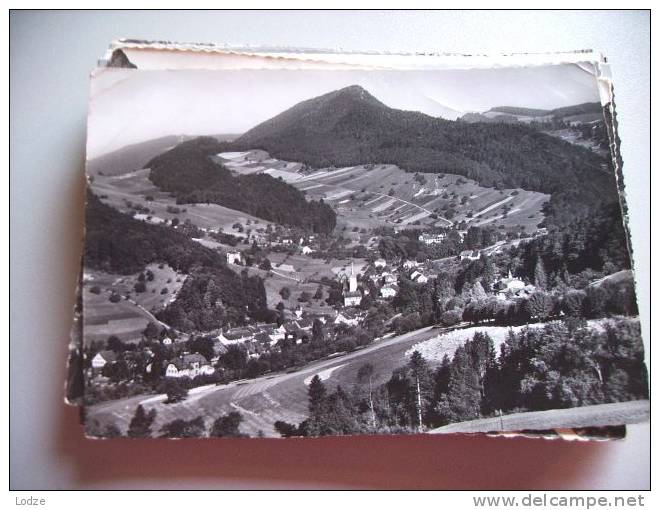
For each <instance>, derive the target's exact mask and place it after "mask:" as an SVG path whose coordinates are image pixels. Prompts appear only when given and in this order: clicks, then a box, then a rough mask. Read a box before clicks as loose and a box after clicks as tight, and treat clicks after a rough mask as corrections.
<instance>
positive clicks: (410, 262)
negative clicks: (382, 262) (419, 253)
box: [403, 260, 417, 269]
mask: <svg viewBox="0 0 660 510" xmlns="http://www.w3.org/2000/svg"><path fill="white" fill-rule="evenodd" d="M413 267H417V262H415V261H414V260H406V261H405V262H404V263H403V268H404V269H412V268H413Z"/></svg>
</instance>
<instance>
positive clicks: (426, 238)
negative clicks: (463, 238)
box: [418, 234, 445, 246]
mask: <svg viewBox="0 0 660 510" xmlns="http://www.w3.org/2000/svg"><path fill="white" fill-rule="evenodd" d="M418 239H419V242H420V243H424V244H425V245H427V246H429V245H431V244H440V243H441V242H442V241H443V240H444V239H445V234H420V235H419V237H418Z"/></svg>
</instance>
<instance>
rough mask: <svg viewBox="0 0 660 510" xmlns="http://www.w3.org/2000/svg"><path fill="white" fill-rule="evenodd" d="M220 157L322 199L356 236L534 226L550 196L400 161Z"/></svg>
mask: <svg viewBox="0 0 660 510" xmlns="http://www.w3.org/2000/svg"><path fill="white" fill-rule="evenodd" d="M216 160H217V161H219V162H221V163H223V164H224V165H225V166H227V167H228V168H229V169H230V170H232V171H233V172H235V173H238V174H248V173H258V172H262V173H268V174H270V175H273V176H274V177H281V178H282V179H283V180H284V181H286V182H288V183H290V184H292V185H293V186H295V187H297V188H298V189H300V190H302V191H304V192H306V193H307V195H308V196H309V197H310V198H311V199H315V200H319V199H323V200H324V201H325V202H326V203H328V204H330V205H331V206H332V207H333V209H335V211H336V212H337V215H338V219H337V223H338V228H339V229H340V230H343V231H344V233H345V235H347V236H350V237H352V238H353V239H354V240H355V241H357V240H360V235H361V234H363V233H364V231H369V230H370V229H372V228H374V227H378V226H391V227H408V228H410V227H415V226H438V227H446V226H451V225H453V224H454V223H455V222H457V221H461V220H466V221H468V222H469V223H472V224H475V225H484V224H492V225H494V226H500V225H502V226H504V227H505V228H506V227H518V226H522V227H524V228H525V229H526V230H527V231H529V232H533V231H534V230H535V229H536V226H537V225H538V223H540V222H541V221H542V220H543V214H542V212H541V208H542V206H543V204H544V203H545V202H546V201H547V200H548V199H549V198H550V197H549V195H546V194H543V193H536V192H530V191H525V190H522V189H505V190H496V189H494V188H484V187H481V186H479V185H478V184H477V183H476V182H475V181H472V180H470V179H466V178H464V177H460V176H457V175H450V174H429V173H418V174H412V173H407V172H405V171H403V170H402V169H401V168H399V167H397V166H396V165H378V164H374V165H358V166H353V167H345V168H322V169H319V170H310V169H308V168H306V167H305V166H304V165H301V164H300V163H295V162H289V161H281V160H277V159H274V158H270V157H269V156H268V154H267V153H266V152H264V151H248V152H241V153H237V152H233V153H221V154H219V155H218V156H216ZM448 208H452V209H454V210H455V216H453V217H452V218H451V219H448V218H445V217H444V214H445V213H446V211H447V209H448ZM362 241H364V239H362Z"/></svg>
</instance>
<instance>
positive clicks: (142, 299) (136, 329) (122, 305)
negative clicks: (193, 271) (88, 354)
mask: <svg viewBox="0 0 660 510" xmlns="http://www.w3.org/2000/svg"><path fill="white" fill-rule="evenodd" d="M145 269H150V270H151V271H152V272H153V273H154V280H153V281H151V282H146V284H147V291H146V292H143V293H136V292H135V291H134V290H133V286H134V285H135V283H136V282H137V277H138V275H137V274H135V275H113V274H109V273H104V272H102V271H93V270H85V277H86V280H85V282H84V284H83V308H84V310H85V313H84V323H83V338H84V342H85V343H89V342H92V341H96V340H103V341H105V340H107V338H108V337H109V336H110V335H116V336H118V337H119V338H121V339H122V340H123V341H128V342H137V341H139V340H140V338H141V336H142V331H144V328H145V327H146V326H147V324H148V323H149V322H154V321H153V318H152V317H151V315H150V313H148V312H151V311H156V310H159V309H160V308H162V307H163V306H165V305H166V304H167V302H168V301H169V300H170V299H172V297H173V296H174V295H175V294H176V292H178V290H179V289H180V288H181V285H183V281H184V280H185V277H186V275H183V274H178V273H177V272H176V271H174V270H173V269H172V268H171V267H169V266H167V265H165V266H163V269H160V268H159V267H158V265H157V264H149V265H148V266H147V267H146V268H145ZM167 280H171V281H170V282H169V283H168V282H167ZM177 280H179V281H177ZM95 286H98V287H100V288H101V293H100V294H94V293H93V292H90V289H91V288H92V287H95ZM163 287H166V288H167V289H168V293H167V294H164V295H163V294H161V293H160V291H161V289H162V288H163ZM112 292H116V293H118V294H120V295H122V296H124V295H126V293H130V294H131V301H128V300H125V299H122V300H121V301H119V302H118V303H111V302H110V301H109V300H108V298H109V297H110V295H111V294H112ZM137 305H140V306H141V307H143V308H144V309H145V310H147V312H145V310H143V309H141V308H140V306H137Z"/></svg>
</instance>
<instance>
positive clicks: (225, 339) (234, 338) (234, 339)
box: [216, 328, 255, 345]
mask: <svg viewBox="0 0 660 510" xmlns="http://www.w3.org/2000/svg"><path fill="white" fill-rule="evenodd" d="M254 335H255V332H254V331H252V330H251V329H249V328H233V329H230V330H227V331H221V332H220V334H219V335H218V336H217V337H216V339H217V340H219V341H220V343H222V344H223V345H237V344H242V343H243V342H246V341H248V340H252V338H254Z"/></svg>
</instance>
